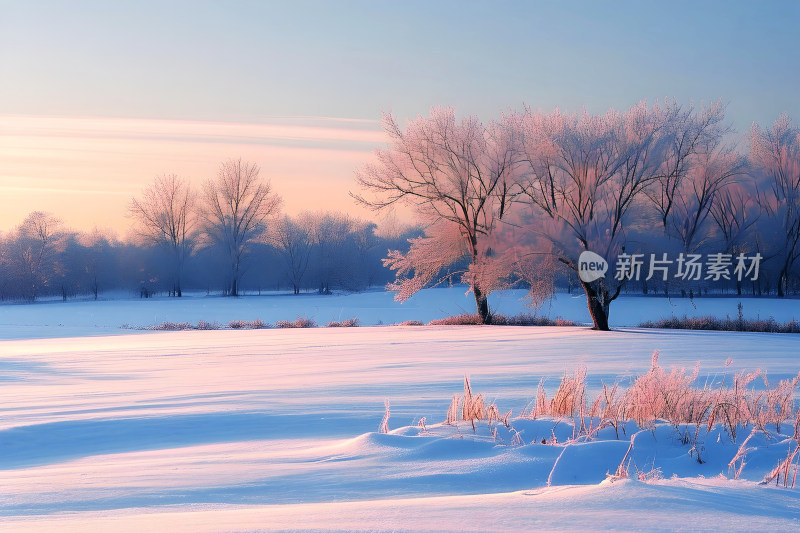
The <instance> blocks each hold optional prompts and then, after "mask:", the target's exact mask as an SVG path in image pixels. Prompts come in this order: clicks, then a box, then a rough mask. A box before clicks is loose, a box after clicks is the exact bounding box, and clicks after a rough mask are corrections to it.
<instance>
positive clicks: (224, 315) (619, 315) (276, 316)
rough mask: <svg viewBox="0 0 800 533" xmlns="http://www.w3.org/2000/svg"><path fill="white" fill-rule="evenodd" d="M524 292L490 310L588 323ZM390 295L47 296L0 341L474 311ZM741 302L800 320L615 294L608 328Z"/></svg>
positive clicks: (570, 302) (5, 309)
mask: <svg viewBox="0 0 800 533" xmlns="http://www.w3.org/2000/svg"><path fill="white" fill-rule="evenodd" d="M525 294H526V291H513V290H512V291H499V292H495V293H492V294H491V295H490V296H489V304H490V306H491V309H492V311H493V312H496V313H501V314H505V315H516V314H519V313H536V314H538V315H541V316H548V317H550V318H556V317H562V318H565V319H568V320H572V321H573V322H575V323H578V324H591V318H590V317H589V313H588V311H587V309H586V297H585V296H583V294H577V293H576V294H573V295H569V294H565V293H560V294H557V295H556V296H554V297H553V298H552V299H550V300H548V301H547V302H545V303H544V305H542V307H541V308H540V309H538V310H535V309H531V308H529V307H528V306H527V305H526V300H525ZM393 296H394V294H393V293H390V292H385V291H382V290H375V291H368V292H361V293H354V294H345V295H336V296H324V295H317V294H301V295H298V296H295V295H291V294H266V295H263V296H256V295H250V296H244V297H241V298H224V297H220V296H205V295H204V294H197V295H189V296H185V297H183V298H167V297H160V298H154V299H141V298H119V299H106V300H99V301H92V300H79V301H68V302H61V301H52V302H37V303H35V304H7V305H0V339H25V338H43V337H71V336H85V335H108V334H120V333H130V330H126V329H121V326H122V325H125V324H127V325H128V326H132V327H143V326H145V327H146V326H152V325H156V324H161V323H162V322H190V323H192V324H197V322H198V321H200V320H205V321H207V322H215V321H216V322H219V323H221V324H227V323H229V322H230V321H231V320H254V319H258V318H260V319H261V320H264V321H265V322H268V323H270V324H274V323H275V322H276V321H278V320H294V319H296V318H297V317H299V316H303V317H307V318H310V319H312V320H315V321H316V322H317V324H319V325H325V324H327V323H328V322H330V321H332V320H337V321H341V320H346V319H348V318H353V317H357V318H358V319H359V320H360V322H361V324H362V325H365V326H373V325H391V324H399V323H401V322H404V321H406V320H419V321H422V322H426V323H427V322H429V321H430V320H433V319H437V318H444V317H446V316H452V315H459V314H463V313H475V299H474V298H473V296H472V294H471V293H467V292H466V289H465V288H464V287H453V288H440V289H428V290H424V291H421V292H420V293H418V294H416V295H415V296H414V297H413V298H411V299H410V300H409V301H407V302H404V303H398V302H395V301H394V300H393ZM738 302H742V305H743V312H744V316H745V317H747V318H769V317H774V318H775V319H776V320H777V321H779V322H786V321H789V320H791V319H792V318H797V319H800V300H797V299H791V298H790V299H776V298H748V297H745V298H736V297H717V298H711V297H704V298H695V299H694V300H689V299H688V298H672V299H667V298H662V297H641V296H631V295H622V296H621V297H620V298H619V299H618V300H616V301H615V302H614V303H613V304H612V306H611V318H610V323H611V326H612V327H631V326H636V325H637V324H639V323H641V322H642V321H644V320H647V319H658V318H668V317H671V316H677V317H682V316H684V315H686V316H690V317H691V316H708V315H713V316H718V317H721V318H724V317H725V316H726V315H729V316H731V317H733V318H735V317H736V316H737V312H738V311H737V303H738Z"/></svg>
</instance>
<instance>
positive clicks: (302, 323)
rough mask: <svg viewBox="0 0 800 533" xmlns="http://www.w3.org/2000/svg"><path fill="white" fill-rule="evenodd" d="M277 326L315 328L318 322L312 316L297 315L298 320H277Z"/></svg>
mask: <svg viewBox="0 0 800 533" xmlns="http://www.w3.org/2000/svg"><path fill="white" fill-rule="evenodd" d="M275 326H276V327H279V328H315V327H317V323H316V322H314V321H313V320H311V319H310V318H306V317H302V316H300V317H297V320H295V321H294V322H292V321H289V320H278V321H277V322H275Z"/></svg>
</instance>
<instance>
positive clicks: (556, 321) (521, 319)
mask: <svg viewBox="0 0 800 533" xmlns="http://www.w3.org/2000/svg"><path fill="white" fill-rule="evenodd" d="M492 324H493V325H495V326H575V325H577V324H575V322H573V321H571V320H566V319H564V318H561V317H556V318H548V317H546V316H533V315H525V314H519V315H514V316H509V317H507V316H504V315H492Z"/></svg>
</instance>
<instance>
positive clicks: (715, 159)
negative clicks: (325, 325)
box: [355, 102, 800, 330]
mask: <svg viewBox="0 0 800 533" xmlns="http://www.w3.org/2000/svg"><path fill="white" fill-rule="evenodd" d="M384 126H385V131H386V133H387V135H388V137H389V139H390V144H389V146H388V147H386V148H385V149H382V150H379V151H378V152H377V155H376V160H375V162H374V163H372V164H369V165H367V166H365V167H363V168H362V169H360V170H359V171H358V173H357V181H358V183H359V185H360V187H361V190H362V192H361V193H360V194H356V195H355V198H356V199H357V200H358V201H360V202H361V203H363V204H365V205H367V206H370V207H372V208H374V209H377V210H380V209H385V208H388V207H390V206H393V205H395V204H397V203H404V204H407V205H410V206H412V207H413V208H414V209H415V210H416V212H417V213H418V215H419V216H420V217H421V219H422V220H424V221H425V228H426V230H425V234H424V235H423V236H421V237H418V238H416V239H413V240H412V241H411V247H410V249H409V250H408V251H407V252H406V251H402V250H399V251H394V252H391V253H390V254H389V257H388V258H387V264H388V265H389V266H390V267H391V268H393V269H394V270H395V271H396V273H397V279H396V281H395V282H394V284H393V285H392V286H391V288H392V289H394V290H396V291H398V294H397V298H398V299H401V300H402V299H405V298H408V297H410V296H411V295H412V294H413V293H414V292H416V291H418V290H419V289H421V288H422V287H426V286H429V285H432V284H436V283H438V282H440V281H442V280H443V279H445V278H446V277H447V276H451V275H452V274H453V273H454V267H455V266H457V267H459V268H460V275H461V279H462V281H463V282H464V283H467V284H468V285H469V286H470V287H471V288H472V291H473V293H474V295H475V302H476V309H477V312H478V314H479V315H480V317H481V319H482V321H483V322H484V323H489V322H491V314H490V311H489V308H488V305H487V299H486V297H487V295H488V294H489V293H490V292H492V291H493V290H496V289H498V288H502V287H507V286H509V285H513V284H516V283H526V284H528V285H529V286H531V287H532V288H533V290H532V293H533V295H534V296H539V297H542V296H543V294H544V293H546V292H547V290H548V288H549V289H551V290H552V287H553V283H552V280H557V279H558V278H559V277H560V278H562V279H563V278H564V277H566V279H568V280H576V281H577V283H579V284H580V286H581V287H582V289H583V291H584V292H585V294H586V298H587V305H588V308H589V311H590V314H591V316H592V320H593V322H594V326H595V328H597V329H604V330H605V329H608V316H609V312H610V305H611V302H612V301H614V300H615V299H616V298H617V297H618V296H619V295H620V293H621V291H622V289H623V287H625V286H628V287H630V286H631V284H632V283H633V277H634V276H633V271H632V270H631V271H630V272H628V271H625V272H623V275H622V276H621V277H620V278H621V279H618V277H617V276H614V272H613V270H612V271H611V272H609V275H606V276H605V277H600V278H599V279H594V280H591V281H584V280H581V279H580V278H579V276H577V275H576V274H577V273H578V269H579V265H578V258H579V256H580V254H581V252H584V251H592V252H595V253H598V254H600V255H602V256H603V257H605V258H606V259H607V260H608V261H609V262H610V263H611V268H612V269H614V267H615V265H614V259H615V258H617V257H619V256H620V255H621V254H627V255H629V256H630V255H633V254H641V255H639V257H644V258H649V257H651V254H653V255H652V257H658V258H660V259H664V258H665V257H668V256H671V257H672V260H671V261H670V263H674V262H676V261H675V260H676V259H677V258H685V257H688V255H689V254H699V255H701V256H702V254H714V253H718V254H723V257H725V258H728V259H730V260H732V261H733V262H734V263H735V260H736V259H735V258H736V257H737V256H738V254H743V256H744V254H746V257H755V256H756V255H758V256H759V257H761V258H763V261H762V263H761V264H760V276H759V277H758V279H757V280H756V281H753V282H751V286H752V290H753V292H754V293H755V292H756V291H757V292H758V293H759V294H761V293H763V292H770V291H772V290H774V291H775V293H776V294H777V295H778V296H784V295H786V294H787V292H789V291H792V290H795V291H796V287H797V285H798V278H799V275H800V272H799V271H798V267H800V261H798V258H799V257H800V131H798V129H797V128H796V127H794V126H792V124H791V122H790V121H789V119H788V118H787V117H785V116H783V117H781V118H779V119H778V120H777V121H776V122H775V123H774V124H773V126H772V127H771V128H769V129H766V130H763V129H761V128H759V127H758V126H755V125H754V126H753V129H752V131H751V132H750V153H749V156H747V157H746V156H744V155H742V154H740V153H738V152H736V151H735V150H734V149H733V147H731V146H729V145H727V144H725V138H726V134H728V133H729V130H728V129H727V128H726V127H725V125H724V107H723V106H722V105H720V104H716V105H711V106H708V107H706V108H704V109H695V108H693V107H688V108H686V107H682V106H679V105H677V104H676V103H674V102H665V103H664V104H662V105H655V106H647V105H646V104H644V103H642V104H640V105H636V106H634V107H632V108H631V109H629V110H627V111H625V112H615V111H609V112H608V113H606V114H603V115H592V114H589V113H587V112H583V113H576V114H564V113H560V112H559V111H557V110H556V111H554V112H551V113H544V112H542V111H535V110H533V109H524V110H523V111H521V112H511V113H508V114H506V115H505V116H503V117H502V118H501V119H500V120H497V121H493V122H489V123H482V122H481V121H480V120H479V119H477V118H476V117H465V118H462V119H457V118H456V115H455V112H454V110H453V109H450V108H442V109H434V110H433V111H432V112H431V115H430V116H429V117H419V118H417V119H416V120H414V121H411V122H410V123H409V124H408V126H407V127H406V128H405V129H403V128H401V127H400V126H399V125H398V123H397V121H396V120H395V119H394V118H393V117H392V116H389V115H387V116H385V124H384ZM664 254H667V256H664ZM681 254H683V255H681ZM728 254H729V255H728ZM556 264H561V265H563V266H564V267H565V268H566V270H562V271H559V269H558V268H556V266H555V265H556ZM664 264H666V263H664ZM631 268H632V267H631ZM646 274H647V273H646V272H645V275H644V276H642V279H641V283H642V290H643V292H647V291H648V283H649V285H650V289H656V288H658V289H661V290H663V291H664V292H665V293H667V294H669V291H670V290H673V291H675V290H680V291H682V292H683V293H685V292H686V291H687V290H688V292H689V294H692V293H694V292H695V291H698V292H699V291H700V290H708V289H709V288H712V289H722V288H725V287H727V286H730V285H735V287H736V290H737V291H739V292H741V291H742V281H741V280H739V279H736V278H735V277H733V278H732V277H731V276H730V271H729V274H728V278H727V279H726V278H724V277H723V278H720V279H714V280H711V281H709V280H708V279H707V278H705V277H703V278H701V279H699V280H698V279H694V278H693V277H692V278H691V279H686V276H685V275H684V276H683V277H681V276H680V275H677V276H676V275H673V274H674V272H673V273H672V274H670V276H669V277H668V278H667V279H664V278H661V279H659V278H654V279H650V280H648V279H647V276H646Z"/></svg>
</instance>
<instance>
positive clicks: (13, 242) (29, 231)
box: [6, 211, 64, 300]
mask: <svg viewBox="0 0 800 533" xmlns="http://www.w3.org/2000/svg"><path fill="white" fill-rule="evenodd" d="M63 237H64V231H63V228H62V222H61V220H60V219H58V218H56V217H55V216H53V215H51V214H50V213H45V212H42V211H34V212H33V213H31V214H29V215H28V216H27V217H25V220H24V221H23V222H22V224H20V225H19V227H18V228H17V230H16V232H15V234H14V235H12V236H11V237H10V239H9V242H8V245H7V249H6V259H7V268H8V269H9V272H10V275H11V277H12V278H14V279H15V280H16V281H15V284H16V285H17V287H18V291H19V292H18V296H21V297H23V298H26V299H29V300H35V299H36V298H37V297H38V296H39V295H40V293H41V292H42V291H44V290H45V289H47V288H48V287H49V285H50V283H51V281H52V279H53V268H54V266H55V260H56V254H57V252H58V250H59V243H60V242H61V241H62V239H63Z"/></svg>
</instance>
